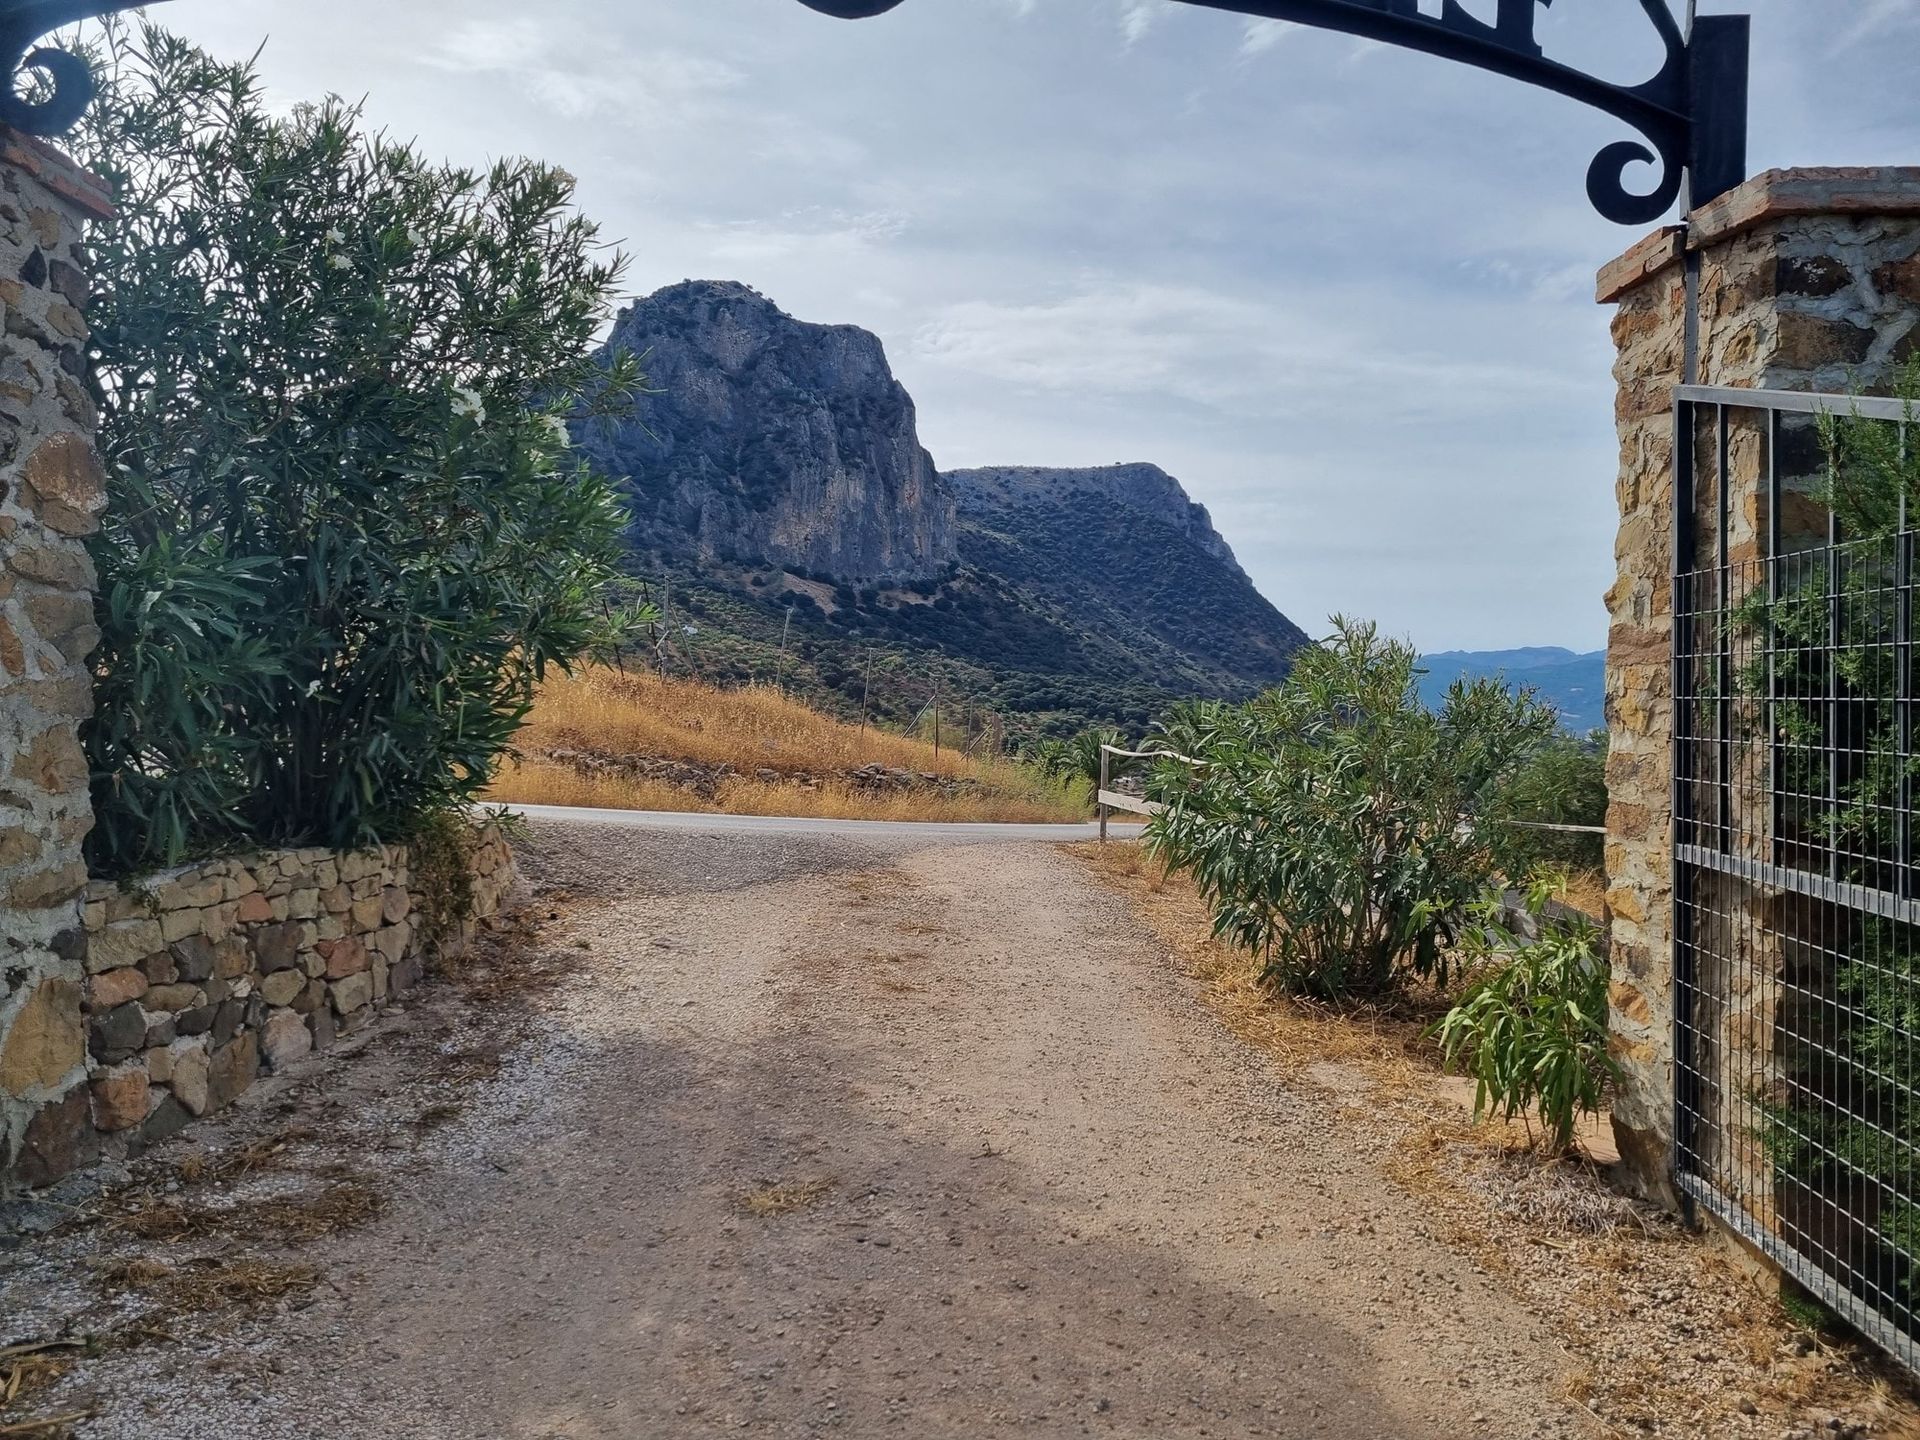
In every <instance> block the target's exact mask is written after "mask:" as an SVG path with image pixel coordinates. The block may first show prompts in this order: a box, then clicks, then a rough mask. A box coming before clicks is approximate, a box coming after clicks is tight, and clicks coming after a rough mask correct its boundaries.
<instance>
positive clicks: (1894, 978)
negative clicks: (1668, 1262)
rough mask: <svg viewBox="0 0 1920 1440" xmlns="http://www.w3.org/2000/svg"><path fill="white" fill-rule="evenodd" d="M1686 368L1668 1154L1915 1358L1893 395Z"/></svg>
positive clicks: (1913, 999)
mask: <svg viewBox="0 0 1920 1440" xmlns="http://www.w3.org/2000/svg"><path fill="white" fill-rule="evenodd" d="M1679 393H1680V397H1681V398H1680V400H1679V401H1678V402H1677V404H1676V419H1677V425H1676V432H1675V477H1676V483H1675V494H1674V510H1675V535H1674V556H1675V575H1674V582H1673V607H1674V655H1673V679H1674V687H1673V693H1674V699H1675V703H1674V755H1673V760H1674V792H1673V805H1674V844H1675V851H1674V897H1673V905H1674V913H1673V921H1674V924H1673V934H1674V983H1675V996H1674V999H1675V1006H1674V1010H1675V1017H1676V1030H1675V1036H1674V1042H1675V1045H1674V1054H1675V1082H1676V1084H1675V1089H1676V1102H1677V1112H1676V1126H1675V1173H1676V1177H1677V1180H1678V1183H1679V1185H1680V1187H1681V1189H1682V1191H1683V1192H1684V1193H1685V1194H1687V1195H1688V1196H1690V1197H1691V1198H1692V1199H1693V1200H1694V1201H1695V1202H1697V1203H1698V1204H1700V1205H1702V1206H1704V1207H1705V1208H1707V1209H1708V1210H1710V1211H1712V1212H1713V1213H1714V1214H1715V1215H1717V1216H1719V1217H1720V1218H1721V1219H1722V1220H1723V1221H1725V1222H1726V1223H1728V1224H1729V1225H1731V1226H1733V1227H1734V1228H1735V1229H1736V1230H1737V1231H1739V1232H1740V1233H1741V1234H1742V1235H1744V1236H1745V1237H1746V1238H1747V1239H1748V1240H1749V1241H1751V1242H1752V1243H1753V1244H1754V1245H1756V1246H1757V1247H1759V1248H1760V1249H1761V1250H1763V1251H1764V1252H1765V1253H1766V1254H1768V1255H1769V1256H1770V1257H1771V1258H1772V1259H1773V1260H1774V1261H1775V1262H1776V1263H1778V1264H1779V1265H1780V1266H1781V1267H1782V1268H1783V1269H1785V1270H1786V1271H1787V1272H1788V1273H1789V1274H1791V1275H1792V1276H1793V1277H1794V1278H1795V1279H1796V1280H1798V1281H1799V1282H1800V1283H1801V1284H1803V1285H1805V1286H1806V1287H1807V1288H1808V1289H1809V1290H1810V1291H1811V1292H1812V1293H1813V1294H1814V1295H1816V1296H1817V1297H1818V1298H1819V1299H1820V1300H1822V1301H1823V1302H1824V1303H1826V1304H1827V1305H1828V1306H1830V1307H1831V1308H1832V1309H1834V1310H1835V1311H1837V1312H1839V1313H1840V1314H1841V1315H1843V1316H1844V1317H1845V1318H1847V1319H1848V1320H1849V1321H1851V1322H1852V1323H1853V1324H1854V1325H1856V1326H1857V1327H1858V1328H1859V1329H1860V1330H1861V1331H1863V1332H1864V1333H1866V1334H1868V1335H1869V1336H1871V1337H1872V1338H1874V1339H1875V1340H1877V1341H1878V1342H1879V1343H1881V1344H1882V1345H1884V1346H1885V1347H1886V1348H1887V1349H1888V1350H1890V1351H1892V1352H1893V1353H1894V1354H1895V1355H1896V1356H1897V1357H1898V1358H1899V1359H1900V1360H1902V1361H1903V1362H1904V1363H1906V1364H1907V1365H1909V1366H1912V1367H1915V1368H1920V886H1917V885H1916V869H1915V865H1914V835H1913V801H1914V790H1915V780H1916V772H1917V770H1920V763H1917V762H1916V758H1915V750H1914V711H1915V690H1916V680H1920V671H1916V666H1915V654H1914V646H1913V638H1914V637H1913V628H1914V625H1913V621H1914V615H1913V611H1914V589H1915V584H1914V576H1915V559H1916V547H1915V534H1914V530H1913V529H1912V528H1911V524H1910V517H1909V514H1908V506H1909V501H1910V500H1911V499H1912V497H1913V496H1914V495H1915V494H1920V489H1917V488H1916V481H1917V480H1920V467H1916V465H1915V463H1914V457H1913V456H1912V455H1911V454H1910V452H1909V450H1908V448H1907V443H1906V442H1907V430H1908V428H1909V427H1908V425H1907V423H1905V422H1906V421H1907V420H1908V419H1910V418H1911V417H1910V415H1909V407H1906V406H1902V405H1898V404H1897V403H1895V402H1886V401H1879V402H1859V403H1858V404H1856V402H1852V401H1849V400H1847V399H1844V398H1841V397H1831V396H1808V395H1789V394H1781V393H1776V392H1759V391H1715V390H1710V389H1704V388H1700V387H1687V388H1684V389H1682V390H1681V391H1680V392H1679ZM1822 412H1824V413H1825V416H1826V418H1825V419H1824V420H1823V419H1822Z"/></svg>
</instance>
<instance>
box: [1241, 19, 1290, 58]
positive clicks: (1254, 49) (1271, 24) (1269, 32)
mask: <svg viewBox="0 0 1920 1440" xmlns="http://www.w3.org/2000/svg"><path fill="white" fill-rule="evenodd" d="M1293 28H1294V27H1293V26H1291V25H1289V24H1288V23H1287V22H1286V21H1285V20H1249V21H1247V28H1246V30H1245V31H1244V32H1243V33H1242V34H1241V36H1240V54H1241V57H1242V58H1243V59H1247V60H1251V59H1252V58H1253V57H1254V56H1256V55H1264V54H1266V53H1267V51H1269V50H1271V49H1273V47H1274V46H1276V45H1278V44H1279V43H1280V42H1281V41H1282V40H1284V39H1286V38H1287V36H1288V35H1289V34H1290V33H1291V32H1292V30H1293Z"/></svg>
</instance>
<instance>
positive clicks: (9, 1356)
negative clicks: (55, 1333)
mask: <svg viewBox="0 0 1920 1440" xmlns="http://www.w3.org/2000/svg"><path fill="white" fill-rule="evenodd" d="M84 1349H86V1345H85V1343H84V1342H82V1341H79V1340H34V1341H30V1342H28V1343H26V1344H23V1345H8V1346H6V1347H4V1348H0V1406H7V1405H12V1404H15V1403H17V1402H18V1401H20V1400H21V1399H23V1398H25V1397H26V1396H27V1395H29V1394H31V1393H32V1392H33V1391H35V1390H38V1389H41V1388H43V1387H44V1386H47V1385H51V1384H52V1383H53V1382H54V1381H55V1380H58V1379H59V1378H60V1377H61V1376H62V1375H64V1374H66V1373H67V1371H69V1370H71V1369H72V1368H73V1364H74V1360H75V1358H76V1356H77V1354H78V1352H80V1351H82V1350H84ZM4 1433H5V1432H4V1431H0V1434H4Z"/></svg>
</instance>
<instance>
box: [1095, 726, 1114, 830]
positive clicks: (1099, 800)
mask: <svg viewBox="0 0 1920 1440" xmlns="http://www.w3.org/2000/svg"><path fill="white" fill-rule="evenodd" d="M1112 763H1113V757H1112V756H1110V755H1108V754H1107V747H1106V746H1104V745H1102V746H1101V747H1100V791H1099V794H1097V795H1095V796H1094V803H1093V809H1094V813H1095V814H1097V815H1098V816H1099V817H1100V843H1101V844H1102V845H1104V844H1106V843H1107V806H1106V802H1105V800H1104V798H1103V797H1104V796H1105V795H1106V793H1107V767H1108V766H1109V765H1110V764H1112Z"/></svg>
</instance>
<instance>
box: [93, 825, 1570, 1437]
mask: <svg viewBox="0 0 1920 1440" xmlns="http://www.w3.org/2000/svg"><path fill="white" fill-rule="evenodd" d="M523 864H524V867H525V869H526V870H527V872H528V873H529V874H530V875H531V876H532V877H533V878H534V879H535V880H536V881H537V882H539V883H541V884H543V885H546V886H550V887H553V886H557V887H562V888H564V889H566V890H568V891H571V892H573V894H574V896H575V897H576V898H575V899H574V900H573V901H572V902H571V903H570V905H569V906H568V908H567V914H568V915H569V916H570V919H571V926H572V928H571V929H570V931H568V932H567V941H568V942H569V943H575V942H583V943H584V944H585V946H587V947H590V948H586V949H585V950H584V951H583V952H582V953H583V958H584V969H583V970H582V972H581V973H580V975H579V976H578V978H577V979H575V980H573V981H571V982H569V984H568V985H567V986H565V987H564V988H563V989H562V990H560V991H559V992H556V993H555V994H554V995H552V996H550V997H548V998H547V999H546V1000H545V1001H544V1002H543V1006H544V1009H543V1013H542V1014H541V1016H540V1018H539V1020H538V1023H537V1026H536V1028H535V1030H534V1033H532V1034H531V1035H530V1036H529V1037H528V1038H526V1039H525V1040H524V1042H523V1043H522V1044H520V1046H519V1047H518V1048H517V1049H516V1050H515V1051H513V1052H512V1053H511V1055H510V1056H509V1059H508V1063H507V1065H506V1068H505V1069H504V1070H503V1071H502V1073H501V1074H500V1076H499V1077H498V1078H497V1079H496V1080H494V1081H492V1082H490V1083H489V1084H488V1085H487V1086H486V1087H485V1088H484V1089H483V1091H482V1093H481V1095H480V1098H479V1099H478V1100H477V1102H476V1103H475V1104H474V1105H473V1106H472V1108H470V1109H469V1111H468V1112H467V1113H466V1114H465V1115H464V1116H463V1117H461V1118H460V1119H459V1120H458V1121H456V1122H454V1123H453V1124H451V1125H449V1126H447V1127H445V1128H443V1129H440V1130H437V1131H434V1132H433V1133H432V1134H430V1135H428V1136H427V1137H426V1138H425V1139H423V1140H422V1141H420V1142H419V1148H418V1150H417V1151H416V1152H415V1153H414V1155H413V1157H412V1159H413V1162H414V1163H412V1164H411V1165H410V1166H409V1168H408V1169H407V1170H406V1172H405V1176H406V1178H404V1179H403V1180H401V1181H400V1182H398V1183H399V1184H400V1185H401V1191H400V1193H399V1194H398V1195H397V1197H396V1198H395V1199H394V1200H393V1201H392V1202H391V1203H390V1204H389V1207H388V1209H387V1212H386V1214H385V1215H384V1217H383V1218H382V1219H380V1220H379V1221H377V1222H376V1223H375V1224H374V1225H373V1226H371V1227H370V1228H368V1229H365V1230H362V1231H359V1232H357V1233H355V1234H353V1235H351V1236H349V1237H342V1238H337V1239H335V1240H332V1241H328V1242H325V1243H324V1244H323V1245H322V1246H320V1247H319V1253H318V1254H317V1255H316V1256H315V1258H316V1259H318V1260H320V1261H321V1263H322V1264H323V1266H325V1267H326V1268H327V1270H328V1271H329V1273H330V1274H332V1276H333V1286H332V1288H331V1289H328V1290H323V1291H322V1292H320V1293H321V1297H322V1298H321V1299H320V1300H319V1301H318V1302H317V1303H315V1304H313V1305H311V1306H310V1307H309V1308H307V1309H305V1310H300V1311H296V1312H290V1313H283V1314H279V1315H275V1316H273V1317H271V1318H269V1319H264V1320H261V1321H257V1322H249V1323H248V1324H247V1325H246V1326H243V1328H242V1331H241V1332H240V1333H239V1335H238V1336H237V1337H236V1338H235V1339H234V1340H232V1341H229V1342H222V1343H221V1344H220V1345H217V1346H211V1347H210V1348H211V1349H213V1350H217V1351H219V1352H220V1353H221V1354H222V1355H223V1356H225V1357H226V1358H225V1360H224V1361H223V1363H222V1364H220V1365H217V1366H208V1365H201V1364H198V1363H192V1362H191V1358H190V1357H191V1352H190V1351H189V1352H181V1351H177V1350H160V1351H153V1352H143V1353H145V1354H146V1358H144V1359H138V1360H136V1361H134V1362H131V1363H134V1364H137V1365H139V1366H142V1367H145V1370H146V1375H145V1379H144V1381H143V1382H142V1384H141V1385H140V1386H138V1387H135V1388H136V1389H139V1390H142V1391H143V1392H144V1394H145V1396H146V1397H147V1398H148V1400H149V1401H158V1402H159V1403H150V1404H146V1405H142V1406H138V1407H136V1406H134V1405H133V1404H132V1403H131V1402H128V1403H127V1404H126V1405H124V1406H123V1407H121V1408H120V1409H119V1410H118V1412H117V1413H116V1411H115V1409H114V1408H113V1407H111V1406H109V1408H108V1410H107V1413H104V1414H103V1415H102V1416H101V1417H100V1418H99V1419H96V1420H94V1421H91V1422H88V1423H87V1424H86V1425H85V1426H83V1427H82V1428H81V1430H80V1432H79V1433H80V1434H81V1435H82V1436H85V1437H108V1436H115V1437H118V1436H135V1435H138V1436H141V1437H144V1440H168V1437H173V1436H180V1437H185V1436H188V1435H194V1436H199V1435H208V1434H223V1433H235V1434H238V1433H246V1434H251V1435H255V1436H263V1437H276V1436H302V1437H318V1436H325V1437H342V1440H353V1437H394V1440H398V1437H409V1440H411V1437H422V1436H434V1437H440V1436H446V1437H469V1436H471V1437H482V1436H484V1437H498V1436H512V1437H539V1440H559V1437H567V1440H576V1437H578V1440H585V1437H592V1440H651V1437H678V1436H689V1437H701V1436H718V1435H722V1434H726V1435H734V1434H749V1435H768V1436H782V1437H788V1436H791V1437H801V1436H811V1435H815V1434H840V1435H847V1436H870V1435H873V1436H878V1435H902V1436H912V1437H916V1440H918V1437H956V1440H958V1437H968V1440H974V1437H988V1436H1012V1435H1022V1436H1053V1435H1063V1436H1065V1435H1096V1436H1128V1437H1148V1436H1152V1437H1177V1436H1181V1437H1183V1436H1254V1435H1268V1436H1284V1437H1308V1436H1325V1437H1355V1440H1358V1437H1368V1440H1374V1437H1402V1436H1404V1437H1449V1440H1458V1437H1473V1436H1485V1437H1524V1436H1540V1437H1546V1436H1572V1435H1579V1434H1584V1433H1586V1432H1585V1431H1584V1430H1583V1429H1582V1428H1581V1424H1580V1420H1581V1418H1583V1417H1582V1415H1581V1412H1579V1411H1578V1410H1577V1409H1575V1408H1573V1407H1570V1406H1567V1405H1565V1404H1564V1403H1563V1402H1561V1401H1559V1400H1558V1399H1557V1398H1556V1397H1557V1395H1558V1383H1557V1382H1558V1377H1559V1365H1560V1364H1561V1362H1562V1356H1561V1355H1560V1353H1559V1351H1558V1350H1557V1349H1556V1348H1554V1347H1553V1345H1552V1343H1551V1342H1550V1341H1549V1340H1547V1339H1546V1338H1545V1337H1544V1336H1543V1335H1541V1334H1539V1333H1537V1331H1536V1327H1535V1326H1534V1325H1533V1324H1532V1323H1530V1321H1529V1319H1528V1317H1527V1316H1526V1315H1524V1314H1522V1313H1517V1311H1516V1309H1515V1306H1514V1303H1513V1302H1512V1300H1511V1299H1510V1298H1507V1297H1505V1296H1504V1295H1502V1294H1501V1293H1500V1292H1499V1291H1498V1290H1497V1289H1496V1288H1495V1286H1494V1285H1493V1284H1492V1283H1491V1282H1490V1281H1488V1280H1487V1279H1486V1278H1484V1277H1483V1276H1481V1275H1479V1274H1477V1273H1476V1272H1475V1269H1474V1267H1473V1266H1472V1265H1471V1264H1470V1263H1469V1262H1467V1261H1465V1260H1463V1259H1461V1258H1460V1257H1459V1256H1458V1255H1456V1254H1454V1253H1453V1252H1451V1251H1449V1250H1448V1249H1446V1248H1445V1247H1444V1246H1442V1245H1441V1244H1440V1243H1439V1242H1438V1241H1437V1240H1434V1239H1430V1238H1429V1237H1428V1236H1427V1234H1426V1232H1425V1230H1424V1227H1423V1223H1422V1216H1421V1215H1420V1213H1419V1211H1418V1208H1417V1205H1416V1202H1414V1201H1412V1200H1410V1199H1409V1198H1407V1197H1406V1196H1405V1195H1403V1194H1402V1193H1400V1192H1398V1191H1396V1190H1394V1189H1393V1188H1392V1187H1391V1186H1389V1185H1388V1184H1387V1183H1386V1182H1385V1181H1384V1180H1382V1178H1381V1177H1380V1176H1379V1174H1378V1173H1377V1171H1376V1170H1375V1169H1374V1167H1373V1165H1372V1163H1371V1162H1369V1161H1367V1160H1366V1159H1364V1158H1362V1157H1361V1156H1360V1155H1359V1154H1358V1153H1356V1147H1354V1146H1353V1145H1351V1144H1350V1143H1349V1142H1348V1141H1347V1140H1346V1139H1345V1138H1344V1137H1343V1136H1342V1135H1341V1134H1340V1133H1339V1132H1338V1131H1337V1129H1336V1128H1335V1126H1334V1123H1333V1121H1332V1120H1331V1118H1330V1117H1329V1115H1328V1113H1327V1109H1326V1104H1325V1101H1324V1099H1319V1100H1316V1099H1314V1098H1311V1097H1309V1096H1307V1095H1304V1094H1296V1093H1294V1092H1292V1091H1290V1090H1289V1089H1287V1088H1285V1087H1284V1086H1283V1085H1281V1084H1279V1083H1277V1081H1276V1080H1275V1079H1274V1078H1272V1076H1271V1075H1270V1074H1269V1073H1267V1072H1266V1070H1265V1068H1264V1065H1263V1062H1261V1061H1260V1060H1259V1059H1258V1058H1257V1057H1255V1056H1254V1055H1253V1054H1252V1053H1251V1052H1249V1051H1247V1050H1246V1049H1244V1048H1243V1047H1242V1046H1241V1045H1240V1044H1239V1043H1238V1042H1237V1041H1235V1040H1234V1039H1233V1038H1231V1037H1230V1036H1229V1035H1228V1034H1227V1033H1226V1032H1225V1031H1224V1030H1222V1029H1221V1028H1220V1027H1219V1025H1218V1024H1217V1023H1216V1022H1215V1021H1214V1020H1213V1019H1212V1018H1211V1017H1210V1016H1209V1014H1208V1013H1207V1012H1206V1011H1205V1010H1203V1009H1202V1008H1201V1006H1200V1004H1199V1003H1198V1001H1197V1000H1196V999H1195V998H1194V997H1193V996H1192V995H1191V994H1190V993H1189V990H1188V986H1187V982H1186V981H1184V980H1183V979H1181V978H1180V977H1179V976H1178V975H1177V974H1175V973H1174V972H1173V970H1172V969H1171V967H1169V966H1168V965H1166V964H1165V963H1164V961H1163V958H1162V956H1163V953H1164V952H1163V951H1162V950H1161V949H1160V948H1159V947H1158V945H1157V942H1155V941H1154V940H1153V939H1152V938H1151V937H1150V935H1149V934H1148V933H1147V932H1145V931H1144V930H1143V929H1142V928H1140V926H1139V925H1138V924H1137V923H1136V921H1135V920H1134V919H1133V917H1132V916H1131V914H1130V913H1129V911H1128V908H1127V904H1126V902H1125V901H1124V900H1123V899H1121V898H1119V897H1116V896H1114V895H1111V894H1110V893H1108V892H1106V891H1104V890H1102V889H1100V888H1098V887H1096V886H1094V885H1093V884H1091V883H1090V882H1089V881H1088V880H1087V879H1085V878H1084V876H1083V875H1082V873H1081V871H1080V870H1079V868H1078V866H1077V864H1076V862H1075V861H1073V860H1072V859H1071V858H1070V857H1067V856H1065V855H1063V854H1062V853H1060V852H1059V851H1057V850H1055V849H1053V848H1051V847H1047V846H1043V845H1037V844H1017V845H1007V844H1002V845H992V846H988V845H978V844H958V845H953V844H948V845H940V844H933V843H931V842H930V841H929V840H928V839H927V838H926V837H924V836H907V837H903V838H901V839H898V840H887V839H881V838H873V837H862V838H859V839H849V838H846V837H841V836H830V835H820V836H804V835H793V834H775V835H750V834H749V835H742V834H737V833H736V834H725V835H711V836H709V835H702V834H699V833H687V832H684V831H681V832H674V833H656V832H650V831H648V830H645V829H633V828H627V829H620V830H611V829H602V828H597V827H580V826H569V825H553V824H547V825H543V826H542V827H540V829H539V831H538V834H537V837H536V843H535V844H533V845H531V846H529V847H527V849H526V851H525V854H524V859H523ZM236 1353H237V1354H238V1356H239V1357H240V1359H242V1360H244V1362H245V1363H244V1364H243V1365H239V1366H238V1369H239V1370H241V1371H243V1372H244V1373H245V1374H246V1376H247V1377H248V1378H247V1379H246V1380H245V1381H244V1383H238V1384H236V1383H234V1382H233V1380H232V1379H231V1374H232V1373H233V1372H234V1370H235V1369H236V1365H235V1363H234V1356H235V1354H236ZM216 1372H224V1373H216ZM183 1400H184V1401H186V1402H187V1406H186V1408H182V1406H181V1404H180V1402H181V1401H183Z"/></svg>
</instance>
